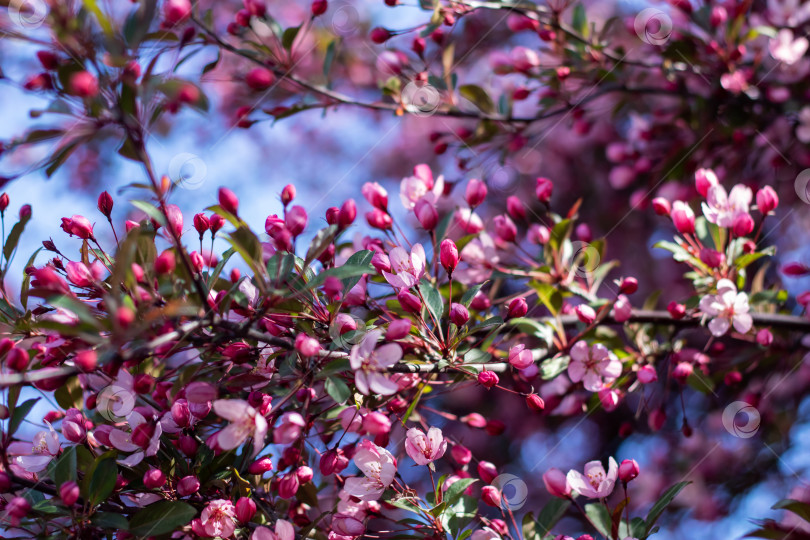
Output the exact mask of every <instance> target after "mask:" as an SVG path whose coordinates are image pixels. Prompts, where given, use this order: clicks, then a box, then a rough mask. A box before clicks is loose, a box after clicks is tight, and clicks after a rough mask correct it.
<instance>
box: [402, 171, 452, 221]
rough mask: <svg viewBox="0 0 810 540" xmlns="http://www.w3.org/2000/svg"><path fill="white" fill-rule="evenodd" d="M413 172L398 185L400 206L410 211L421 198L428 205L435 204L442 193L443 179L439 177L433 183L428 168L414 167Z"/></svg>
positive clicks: (431, 174)
mask: <svg viewBox="0 0 810 540" xmlns="http://www.w3.org/2000/svg"><path fill="white" fill-rule="evenodd" d="M413 172H414V174H413V176H408V177H406V178H403V179H402V182H400V184H399V198H400V200H401V201H402V205H403V206H404V207H405V208H406V209H407V210H411V209H413V207H414V206H415V205H416V203H417V202H418V201H420V200H421V199H423V198H424V199H426V200H427V201H428V202H430V203H436V201H438V200H439V197H441V195H442V193H443V192H444V178H443V177H442V176H440V177H438V178H437V179H436V181H435V182H434V180H433V173H431V172H430V167H428V166H427V165H424V164H422V165H417V166H416V167H414V171H413Z"/></svg>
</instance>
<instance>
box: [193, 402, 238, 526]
mask: <svg viewBox="0 0 810 540" xmlns="http://www.w3.org/2000/svg"><path fill="white" fill-rule="evenodd" d="M222 401H224V400H222ZM217 414H219V413H217ZM235 520H236V512H235V510H234V506H233V503H232V502H231V501H228V500H225V499H217V500H214V501H211V502H210V503H208V506H206V507H205V509H204V510H203V511H202V514H201V515H200V523H201V524H202V527H203V529H204V530H205V534H206V535H207V536H212V537H220V538H229V537H230V536H231V535H233V533H234V531H235V530H236V521H235Z"/></svg>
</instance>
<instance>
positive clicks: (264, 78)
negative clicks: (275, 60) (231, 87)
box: [245, 67, 276, 91]
mask: <svg viewBox="0 0 810 540" xmlns="http://www.w3.org/2000/svg"><path fill="white" fill-rule="evenodd" d="M274 82H276V76H275V75H274V74H273V72H272V71H270V70H269V69H267V68H263V67H257V68H253V69H251V70H250V71H249V72H248V74H247V75H246V76H245V83H246V84H247V85H248V86H249V87H250V88H251V89H252V90H257V91H260V90H267V89H268V88H270V87H271V86H273V83H274Z"/></svg>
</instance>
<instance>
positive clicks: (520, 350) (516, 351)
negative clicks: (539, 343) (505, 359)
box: [509, 343, 534, 369]
mask: <svg viewBox="0 0 810 540" xmlns="http://www.w3.org/2000/svg"><path fill="white" fill-rule="evenodd" d="M509 363H510V364H511V365H512V366H513V367H514V368H516V369H526V368H527V367H529V366H530V365H532V364H533V363H534V358H533V356H532V351H531V350H530V349H527V348H526V346H525V345H524V344H522V343H521V344H519V345H515V346H514V347H512V348H511V349H509Z"/></svg>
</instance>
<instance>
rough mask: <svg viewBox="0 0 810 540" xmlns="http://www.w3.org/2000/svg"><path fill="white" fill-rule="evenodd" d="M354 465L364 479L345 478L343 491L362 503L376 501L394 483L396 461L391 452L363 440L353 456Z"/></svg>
mask: <svg viewBox="0 0 810 540" xmlns="http://www.w3.org/2000/svg"><path fill="white" fill-rule="evenodd" d="M354 464H355V465H357V468H358V469H360V471H361V472H362V473H363V474H364V475H365V477H364V478H357V477H353V478H347V479H346V484H345V486H344V488H343V489H344V491H346V493H348V494H349V495H351V496H352V497H357V498H358V499H360V500H362V501H376V500H377V499H379V498H380V496H381V495H382V493H383V491H385V489H386V488H387V487H388V486H390V485H391V482H393V481H394V476H395V475H396V472H397V460H396V458H394V456H393V455H391V452H389V451H388V450H386V449H385V448H381V447H379V446H377V445H376V444H374V443H372V442H371V441H369V440H368V439H363V440H362V441H361V442H360V444H359V445H358V447H357V451H356V452H355V454H354Z"/></svg>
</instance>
